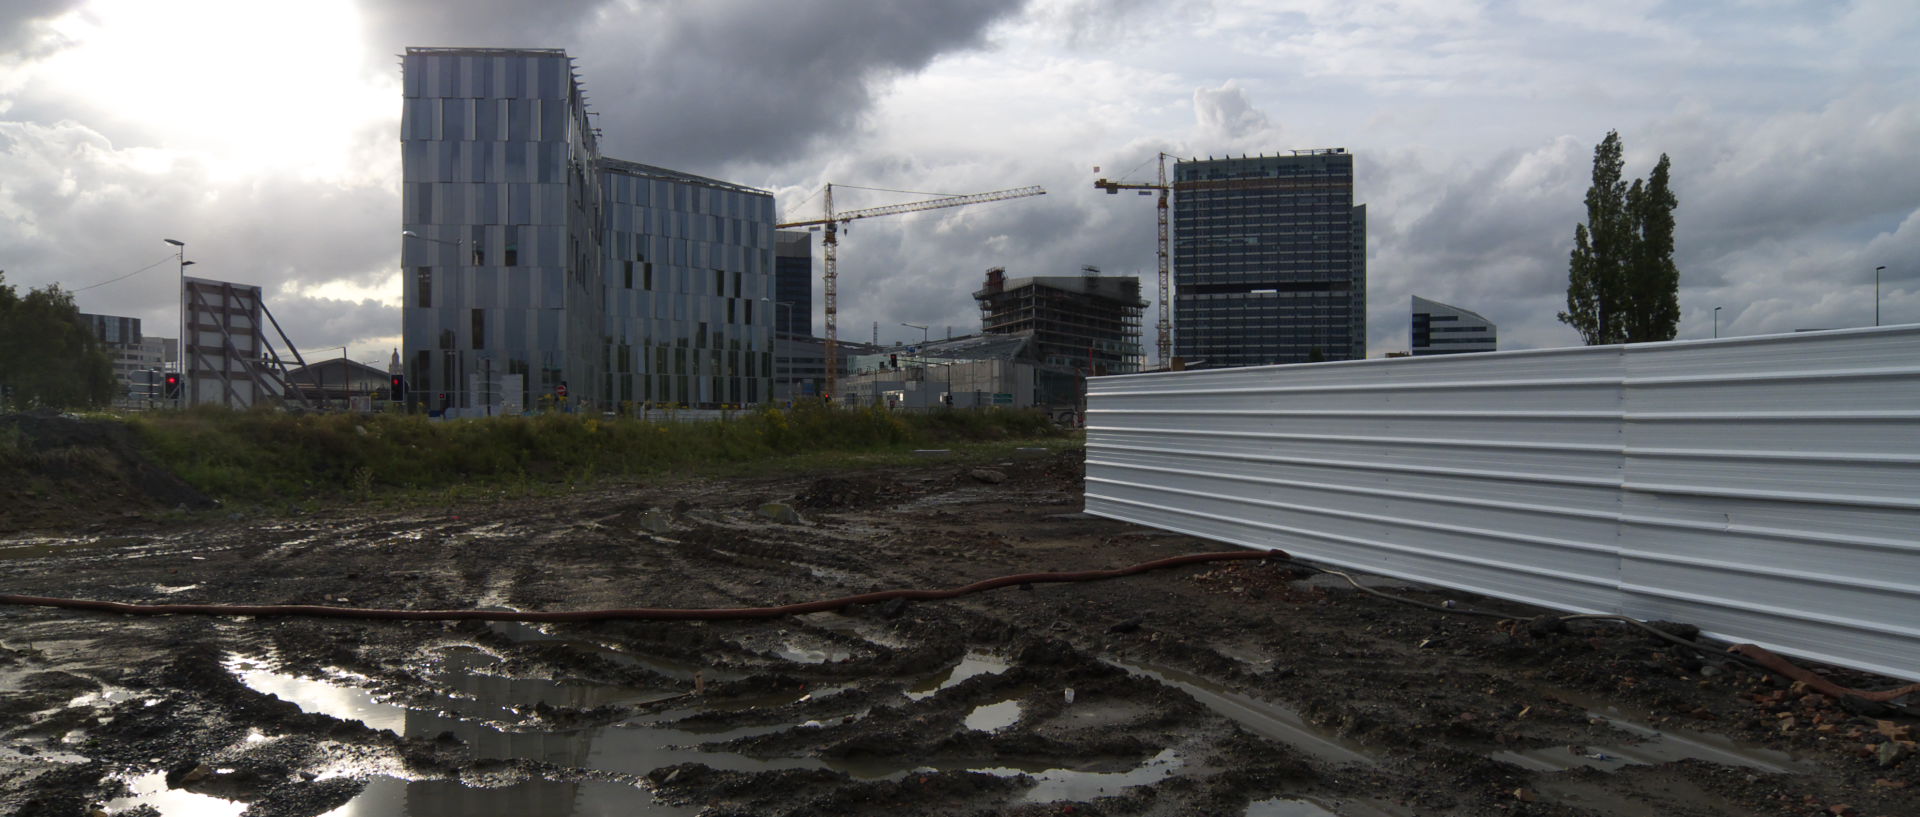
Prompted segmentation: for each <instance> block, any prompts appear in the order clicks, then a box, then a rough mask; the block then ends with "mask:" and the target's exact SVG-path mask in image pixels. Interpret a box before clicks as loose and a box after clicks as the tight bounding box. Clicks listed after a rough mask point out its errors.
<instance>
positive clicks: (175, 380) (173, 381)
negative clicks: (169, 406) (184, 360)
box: [167, 372, 180, 400]
mask: <svg viewBox="0 0 1920 817" xmlns="http://www.w3.org/2000/svg"><path fill="white" fill-rule="evenodd" d="M167 399H168V400H178V399H180V373H179V372H167Z"/></svg>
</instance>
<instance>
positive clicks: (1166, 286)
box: [1093, 152, 1173, 367]
mask: <svg viewBox="0 0 1920 817" xmlns="http://www.w3.org/2000/svg"><path fill="white" fill-rule="evenodd" d="M1171 158H1173V157H1172V156H1169V155H1167V154H1166V153H1164V152H1163V153H1161V154H1160V181H1158V182H1156V183H1154V184H1147V183H1146V182H1116V181H1112V180H1109V179H1099V180H1097V181H1095V182H1094V183H1093V186H1094V187H1096V188H1099V189H1101V190H1105V191H1107V195H1109V196H1112V195H1117V194H1118V193H1119V192H1120V191H1122V190H1138V191H1140V195H1142V196H1148V195H1152V191H1155V190H1158V191H1160V204H1159V207H1158V208H1157V209H1158V211H1159V213H1160V323H1159V326H1158V328H1159V330H1160V337H1159V344H1158V348H1159V350H1160V365H1161V366H1163V367H1165V366H1169V365H1172V361H1173V320H1172V319H1171V317H1170V316H1171V315H1172V312H1171V310H1172V309H1173V307H1172V306H1171V305H1170V301H1169V299H1168V295H1169V290H1170V289H1171V282H1170V280H1169V278H1170V271H1169V266H1168V259H1169V257H1170V256H1169V255H1168V253H1167V194H1168V193H1171V192H1173V187H1172V186H1171V185H1168V184H1167V160H1168V159H1171ZM1094 170H1096V171H1098V170H1099V168H1094Z"/></svg>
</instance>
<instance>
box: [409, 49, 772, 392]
mask: <svg viewBox="0 0 1920 817" xmlns="http://www.w3.org/2000/svg"><path fill="white" fill-rule="evenodd" d="M402 66H403V67H402V75H403V88H404V94H405V99H404V103H403V110H402V118H401V132H400V141H401V156H402V165H403V182H402V192H401V206H402V215H401V224H402V230H403V237H402V238H401V263H402V266H403V269H404V275H405V281H406V284H405V295H404V310H403V311H404V315H405V317H404V325H405V328H404V343H405V350H404V367H405V374H406V376H407V379H408V383H409V388H410V394H409V396H408V397H409V402H411V403H413V404H415V405H420V406H425V407H427V408H429V409H433V410H440V409H446V410H449V411H450V412H452V413H455V414H462V415H476V414H482V413H486V414H492V413H499V411H501V410H507V411H510V410H512V408H514V407H526V408H533V407H538V406H540V405H542V404H543V403H547V404H567V405H577V406H583V407H595V408H601V409H611V408H615V407H617V406H619V405H620V403H622V402H623V401H633V402H674V403H687V404H718V403H740V402H755V401H758V400H764V399H766V394H767V390H766V379H767V377H766V371H767V368H768V367H767V364H766V362H765V360H764V357H765V355H766V354H767V352H768V348H769V343H768V339H767V338H766V337H765V335H766V328H767V324H768V323H769V322H768V321H767V319H766V318H764V317H761V316H762V315H764V313H765V311H766V310H764V309H755V308H753V307H743V306H742V305H741V304H740V303H739V301H741V300H743V299H745V300H752V299H754V298H758V297H764V296H765V295H767V294H768V283H767V280H768V279H770V277H771V275H772V235H771V234H772V224H773V214H772V213H773V200H772V196H771V195H770V194H768V193H766V192H764V191H759V190H752V189H750V188H743V187H740V186H738V185H732V184H728V183H725V182H718V181H715V180H712V179H704V178H701V177H698V176H692V175H689V174H682V173H677V172H675V171H669V170H664V169H661V168H654V167H650V166H646V165H639V164H635V163H631V162H621V161H619V160H613V159H605V158H603V157H602V156H600V153H599V146H598V144H597V137H596V134H595V131H594V129H593V127H592V125H591V124H590V122H589V121H588V118H587V109H586V103H585V97H584V95H583V92H582V87H581V83H580V80H579V78H578V77H577V76H576V75H575V74H574V72H573V65H572V61H571V59H570V58H569V57H567V55H566V53H565V52H564V51H561V50H558V49H484V48H409V49H407V53H406V55H405V56H404V58H403V63H402ZM635 267H637V268H638V270H639V271H640V272H639V280H638V281H636V282H634V283H633V284H630V283H629V277H630V275H629V271H630V269H632V268H635ZM648 281H652V282H654V286H653V287H652V288H649V287H647V286H645V285H644V284H645V283H646V282H648ZM636 286H638V289H637V290H636V288H635V287H636ZM756 333H757V334H756ZM676 350H677V351H676ZM753 354H758V355H760V356H761V359H760V360H755V359H753V358H752V357H751V356H752V355H753ZM730 378H731V379H732V380H729V379H730Z"/></svg>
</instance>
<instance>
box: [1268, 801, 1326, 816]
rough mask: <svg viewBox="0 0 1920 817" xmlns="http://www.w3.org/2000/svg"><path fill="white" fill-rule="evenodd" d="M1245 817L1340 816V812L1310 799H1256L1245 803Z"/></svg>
mask: <svg viewBox="0 0 1920 817" xmlns="http://www.w3.org/2000/svg"><path fill="white" fill-rule="evenodd" d="M1246 817H1340V812H1337V811H1334V810H1332V809H1329V808H1327V807H1325V806H1322V805H1320V804H1319V803H1315V802H1313V801H1312V800H1289V799H1276V800H1256V801H1254V802H1251V803H1248V804H1247V813H1246Z"/></svg>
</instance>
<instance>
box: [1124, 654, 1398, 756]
mask: <svg viewBox="0 0 1920 817" xmlns="http://www.w3.org/2000/svg"><path fill="white" fill-rule="evenodd" d="M1103 660H1105V661H1107V663H1109V664H1112V665H1114V666H1116V667H1119V668H1121V669H1124V670H1126V671H1128V672H1131V673H1133V674H1135V675H1143V676H1146V677H1148V678H1152V679H1153V680H1155V681H1159V682H1160V683H1163V684H1166V685H1167V686H1170V687H1173V688H1175V689H1178V690H1180V691H1181V692H1185V693H1187V694H1188V695H1190V696H1192V697H1193V699H1194V700H1196V701H1199V702H1200V703H1201V704H1204V705H1205V706H1206V707H1207V708H1208V709H1211V710H1213V711H1214V712H1216V713H1218V714H1219V715H1220V716H1221V717H1224V718H1226V719H1228V720H1230V721H1233V722H1234V723H1237V724H1240V725H1241V726H1242V727H1244V728H1246V730H1247V731H1249V732H1252V733H1254V734H1256V735H1259V736H1261V737H1263V738H1267V739H1269V740H1275V741H1279V742H1281V743H1284V744H1286V745H1288V746H1292V747H1293V748H1295V749H1299V750H1300V751H1303V752H1306V753H1307V754H1310V755H1313V756H1314V757H1317V758H1320V759H1321V760H1325V761H1328V762H1331V763H1371V762H1372V759H1371V758H1369V757H1368V756H1367V755H1366V754H1365V752H1366V750H1365V749H1364V748H1363V747H1361V746H1360V744H1358V743H1355V742H1353V741H1350V740H1346V739H1344V738H1340V737H1338V736H1336V735H1334V734H1333V733H1331V732H1328V731H1326V730H1323V729H1320V728H1318V727H1316V726H1314V725H1312V724H1310V723H1307V721H1306V719H1305V718H1302V717H1300V713H1298V712H1295V711H1293V710H1292V709H1288V708H1287V707H1284V706H1281V705H1279V704H1276V703H1271V702H1268V701H1262V700H1259V699H1257V698H1253V697H1251V696H1248V695H1242V694H1240V693H1238V692H1234V691H1232V690H1229V689H1227V688H1225V687H1222V686H1220V685H1219V684H1216V683H1214V682H1212V681H1209V680H1207V679H1205V678H1201V677H1199V676H1196V675H1190V674H1188V673H1184V672H1180V671H1179V670H1174V669H1167V668H1165V667H1149V666H1147V665H1144V664H1132V663H1128V662H1126V661H1120V660H1117V659H1103Z"/></svg>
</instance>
